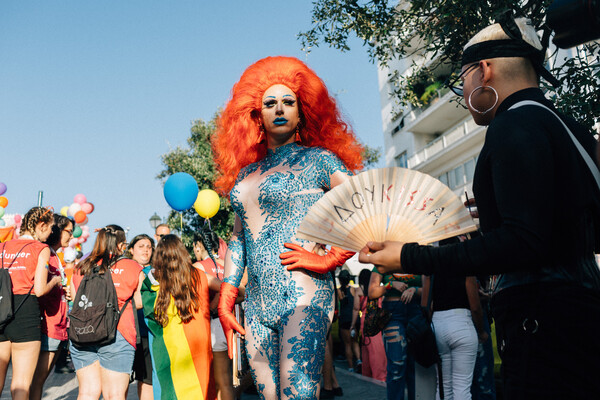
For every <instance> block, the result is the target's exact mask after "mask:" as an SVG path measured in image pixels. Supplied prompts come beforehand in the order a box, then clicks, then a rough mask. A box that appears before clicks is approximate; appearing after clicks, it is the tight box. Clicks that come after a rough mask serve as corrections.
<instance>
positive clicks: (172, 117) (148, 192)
mask: <svg viewBox="0 0 600 400" xmlns="http://www.w3.org/2000/svg"><path fill="white" fill-rule="evenodd" d="M311 8H312V4H311V2H310V1H308V0H294V1H285V2H284V1H277V2H273V1H272V2H261V1H242V0H237V1H200V0H196V1H148V0H145V1H141V0H128V1H122V0H121V1H81V0H79V1H77V0H71V1H68V0H64V1H58V0H56V1H54V0H53V1H48V0H47V1H41V0H39V1H19V0H4V1H2V2H0V149H1V154H2V155H1V157H0V161H1V163H0V182H4V183H5V184H6V185H7V187H8V191H7V192H6V194H5V195H4V196H6V197H7V198H8V200H9V205H8V207H7V209H6V212H7V213H21V214H22V213H24V212H26V211H27V210H28V209H29V208H30V207H32V206H34V205H36V203H37V193H38V191H39V190H43V192H44V205H45V206H48V205H51V206H53V207H54V208H55V209H56V210H60V208H61V207H62V206H65V205H69V204H71V203H72V202H73V196H74V195H75V194H77V193H83V194H85V195H86V196H87V198H88V201H91V202H92V203H94V205H95V206H96V211H95V212H94V213H93V214H91V215H90V221H89V226H90V227H91V228H92V229H94V228H98V227H102V226H104V225H106V224H109V223H117V224H119V225H121V226H123V227H129V228H130V232H129V238H131V237H132V236H133V235H135V234H138V233H151V232H152V229H151V228H150V225H149V223H148V219H149V218H150V216H151V215H152V214H153V213H154V212H157V213H158V214H159V215H160V216H166V215H167V214H168V212H169V206H168V205H167V203H166V202H165V200H164V197H163V193H162V182H161V181H159V180H157V179H156V178H155V177H156V175H157V174H158V173H159V172H160V171H161V170H162V164H161V161H160V156H161V155H162V154H164V153H165V152H167V151H169V149H171V148H174V147H176V146H178V145H183V146H185V145H186V139H187V137H188V136H189V132H190V127H191V125H192V122H193V121H194V120H197V119H204V120H208V119H210V118H212V116H213V115H214V113H215V111H216V110H217V109H218V108H219V107H222V106H223V105H224V104H225V103H226V101H227V99H228V97H229V94H230V90H231V87H232V86H233V84H234V83H235V82H236V81H237V80H238V79H239V77H240V75H241V73H242V72H243V70H244V69H245V68H246V67H247V66H248V65H250V64H252V63H253V62H254V61H256V60H258V59H260V58H263V57H266V56H271V55H289V56H296V57H299V58H300V59H302V60H304V61H305V62H307V63H308V65H309V66H311V67H312V68H313V69H314V70H315V71H316V72H317V74H318V75H319V76H320V77H321V78H323V80H324V81H325V82H326V84H327V86H328V88H329V90H330V92H331V93H333V94H335V95H336V97H337V98H338V101H339V104H340V106H341V108H342V111H343V113H344V114H345V115H346V117H347V120H349V121H350V122H351V124H352V125H353V127H354V129H355V131H356V133H357V134H358V136H359V138H360V139H361V141H362V142H363V143H366V144H369V145H370V146H373V147H383V135H382V131H381V119H380V103H379V93H378V83H377V69H376V66H375V65H373V64H371V63H370V62H369V60H368V57H367V54H366V50H365V49H364V48H362V47H361V45H360V42H359V41H356V42H355V43H356V44H355V45H354V46H353V47H352V50H351V51H350V52H348V53H341V52H339V51H337V50H335V49H330V48H328V47H326V46H325V45H323V46H322V47H320V48H316V49H313V51H312V53H310V54H309V55H306V54H305V53H303V52H302V51H301V48H300V47H301V45H300V41H299V40H297V38H296V36H297V34H298V32H300V31H303V30H307V29H308V28H309V27H310V23H311V15H310V11H311ZM90 249H91V243H90V241H88V242H87V243H86V244H85V245H84V251H87V250H90Z"/></svg>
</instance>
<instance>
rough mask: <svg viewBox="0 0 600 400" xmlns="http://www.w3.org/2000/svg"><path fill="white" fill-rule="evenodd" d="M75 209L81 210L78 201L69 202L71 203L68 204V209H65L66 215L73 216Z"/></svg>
mask: <svg viewBox="0 0 600 400" xmlns="http://www.w3.org/2000/svg"><path fill="white" fill-rule="evenodd" d="M77 211H81V204H78V203H73V204H71V205H70V206H69V210H68V211H67V215H68V216H69V217H73V216H75V213H76V212H77Z"/></svg>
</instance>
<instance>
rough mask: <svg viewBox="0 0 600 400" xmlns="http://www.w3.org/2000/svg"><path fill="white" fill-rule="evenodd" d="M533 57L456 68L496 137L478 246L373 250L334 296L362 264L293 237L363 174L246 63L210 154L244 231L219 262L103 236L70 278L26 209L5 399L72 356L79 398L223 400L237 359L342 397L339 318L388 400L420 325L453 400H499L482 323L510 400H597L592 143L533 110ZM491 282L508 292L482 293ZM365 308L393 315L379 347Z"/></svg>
mask: <svg viewBox="0 0 600 400" xmlns="http://www.w3.org/2000/svg"><path fill="white" fill-rule="evenodd" d="M542 49H543V48H542V46H541V44H540V41H539V39H538V37H537V35H536V32H535V30H534V29H533V27H532V26H531V25H530V24H529V23H528V21H527V20H525V19H517V20H513V19H507V20H504V21H503V22H501V23H499V24H494V25H492V26H490V27H488V28H486V29H484V30H483V31H481V32H479V33H478V34H477V35H475V36H474V37H473V38H472V39H471V41H469V42H468V43H467V44H466V46H465V48H464V54H463V61H462V64H463V67H462V71H461V74H460V77H459V80H458V81H457V82H456V84H455V85H454V86H453V87H452V89H453V90H454V91H455V92H456V93H457V94H459V95H461V96H463V97H464V99H465V101H466V104H467V107H468V109H469V111H470V112H471V114H472V115H473V117H474V119H475V122H476V123H477V124H480V125H489V129H488V132H487V136H486V142H485V144H484V147H483V149H482V152H481V155H480V156H479V158H478V161H477V168H476V173H475V178H474V184H473V190H474V193H475V197H476V199H477V213H478V215H476V216H477V217H478V218H479V219H480V223H481V234H480V235H475V236H474V237H473V238H471V239H469V240H467V238H465V237H460V238H454V239H452V240H449V241H448V242H442V243H439V246H424V245H419V244H416V243H399V242H389V241H388V242H383V243H376V242H369V243H367V244H366V245H365V248H364V249H363V250H362V251H361V252H360V254H359V260H360V261H361V262H364V263H369V264H373V265H374V266H373V267H370V268H366V269H364V270H363V271H361V272H360V274H359V275H358V277H354V279H356V278H357V280H358V285H353V284H352V283H351V280H352V279H353V277H352V276H351V274H350V273H349V272H348V270H347V269H342V270H341V272H339V273H338V274H337V276H336V270H338V268H339V267H342V266H343V265H344V264H345V262H346V261H347V260H348V259H349V258H350V257H351V256H352V255H353V254H354V253H352V252H350V251H346V250H343V249H339V248H336V247H330V248H326V247H325V246H323V245H322V244H319V243H314V242H309V241H306V240H301V239H298V238H297V237H296V231H297V228H298V225H299V224H300V222H301V221H302V219H303V217H304V216H305V215H306V213H307V212H308V210H309V209H310V207H311V206H312V205H313V204H314V203H315V202H316V201H318V200H319V199H320V198H321V197H322V196H323V194H324V193H325V192H327V191H329V190H331V189H332V188H334V187H335V186H337V185H339V184H341V183H343V182H344V181H346V180H347V179H349V177H350V176H351V175H352V174H353V173H355V172H357V171H358V170H360V168H362V158H361V153H362V151H363V149H362V147H361V146H360V144H359V143H358V142H357V140H356V137H355V136H354V133H353V132H352V130H351V128H350V125H349V124H348V123H347V122H345V121H344V119H343V118H342V116H341V113H340V111H339V109H338V107H337V105H336V101H335V99H334V98H333V97H332V96H331V95H330V94H329V93H328V91H327V88H326V87H325V84H324V83H323V81H322V80H321V79H320V78H319V77H318V76H317V75H316V74H315V73H314V72H313V71H312V70H311V69H310V68H309V67H308V66H307V65H306V64H305V63H303V62H302V61H300V60H298V59H296V58H292V57H267V58H264V59H262V60H259V61H257V62H256V63H254V64H252V65H251V66H250V67H248V68H247V69H246V71H244V73H243V74H242V76H241V78H240V80H239V81H238V82H237V83H236V84H235V85H234V87H233V89H232V93H231V99H230V100H229V102H228V103H227V105H226V106H225V108H224V110H223V112H222V115H221V117H220V120H219V124H218V129H217V132H216V135H215V138H214V142H213V147H214V154H215V163H216V166H217V169H218V170H219V172H220V175H219V178H218V179H217V181H216V182H215V186H216V189H217V190H219V191H220V192H221V193H222V194H223V195H226V196H229V198H230V200H231V204H232V206H233V209H234V211H235V216H236V218H235V225H234V229H233V232H232V236H231V239H230V240H229V242H228V243H225V241H223V240H222V239H220V238H219V237H217V235H215V233H214V232H212V231H211V229H210V228H206V227H205V228H204V229H202V230H200V231H199V232H197V233H196V235H195V237H194V238H193V248H192V249H186V247H185V246H184V244H183V242H182V240H181V239H180V238H179V237H178V236H176V235H174V234H171V232H170V229H169V227H168V226H167V225H159V226H158V227H157V228H156V232H155V237H154V238H151V237H150V236H148V235H145V234H140V235H137V236H135V237H134V238H133V239H132V240H131V241H130V242H129V243H127V237H126V234H125V232H124V230H123V229H122V228H121V227H120V226H118V225H107V226H105V227H103V228H101V229H99V230H98V231H97V237H96V240H95V243H94V246H93V249H92V250H91V252H90V253H89V254H88V255H87V256H85V257H83V258H82V259H81V260H79V262H77V263H74V260H71V259H69V260H66V259H64V258H63V260H61V259H60V257H59V256H58V253H59V250H60V249H61V248H64V247H66V246H68V243H69V240H70V239H71V237H72V234H73V229H74V226H75V224H74V221H72V220H70V219H69V218H66V217H63V216H61V215H57V214H54V213H53V211H52V209H51V208H43V207H34V208H32V209H31V210H29V211H28V212H27V213H26V214H25V215H24V217H23V219H22V224H21V228H20V235H19V237H18V238H17V239H14V240H11V241H8V242H5V243H2V244H1V245H0V253H1V260H2V269H1V270H0V278H2V279H3V281H2V282H3V283H2V289H3V290H6V288H7V286H6V278H7V274H6V273H5V271H8V276H9V277H10V281H9V282H11V286H10V287H11V291H12V293H9V294H8V296H6V297H7V298H10V299H11V300H12V304H11V306H10V307H11V308H10V310H11V311H12V314H13V315H8V316H6V315H0V332H1V333H0V382H2V385H4V383H5V378H6V373H7V370H8V366H9V363H12V380H11V383H10V385H11V394H12V397H13V398H14V399H30V398H31V399H40V398H41V397H42V393H43V385H44V382H45V380H46V379H47V377H48V375H49V373H50V371H51V370H52V368H53V367H54V364H55V363H56V362H57V360H59V359H60V357H59V356H60V353H61V352H63V353H64V352H67V351H68V352H69V353H70V357H71V359H72V362H73V365H74V369H75V372H76V375H77V380H78V383H79V395H78V399H82V400H85V399H94V400H95V399H99V398H100V396H103V398H105V399H125V397H126V396H127V391H128V388H129V384H130V380H131V379H135V380H136V381H137V383H138V384H137V388H138V397H139V398H140V399H144V400H146V399H152V398H155V399H192V398H193V399H216V398H218V399H235V398H239V396H240V393H239V390H240V389H241V388H243V386H244V384H245V383H244V382H246V381H247V380H246V381H241V382H236V385H235V387H234V383H233V382H234V379H238V378H239V377H238V374H237V370H238V368H239V360H240V359H242V360H244V359H245V360H246V363H247V369H248V371H249V376H251V379H252V381H253V383H254V385H253V386H254V388H255V389H256V391H257V393H258V395H259V397H260V398H262V399H317V398H319V397H320V398H333V397H336V396H342V395H343V390H342V388H341V387H340V385H339V383H338V381H337V378H336V373H335V368H334V362H333V360H334V358H335V356H334V352H333V347H334V345H333V343H332V334H331V333H332V325H333V323H334V320H335V324H337V328H338V332H339V338H340V339H341V340H340V341H341V343H342V348H343V350H342V352H341V354H343V357H344V360H345V362H346V368H347V369H348V371H349V372H351V373H358V372H360V373H361V374H363V375H365V376H367V377H370V378H372V379H375V380H378V381H382V382H383V381H385V384H386V388H387V398H388V399H404V398H405V397H406V396H407V397H408V399H414V398H415V395H416V392H417V391H418V389H419V388H418V387H416V371H417V370H418V368H416V365H415V361H414V359H413V356H412V354H411V351H409V347H408V343H407V328H408V325H409V321H410V320H411V319H412V318H413V317H415V316H417V315H418V314H419V313H421V312H422V307H425V308H426V312H427V313H429V314H430V315H431V319H432V325H433V328H434V331H435V341H436V344H437V348H438V351H439V356H440V365H441V368H440V370H441V371H442V374H441V376H439V377H438V379H440V380H441V381H440V382H439V383H441V385H439V387H442V388H443V394H444V398H446V399H471V398H476V399H494V398H495V390H494V378H493V376H492V374H491V371H493V369H494V368H493V356H492V349H491V339H490V321H489V318H488V312H487V311H488V309H489V308H491V310H492V313H493V317H494V321H495V324H496V332H497V334H498V343H499V346H498V347H499V348H498V350H499V352H500V354H501V356H502V359H503V373H502V380H503V386H502V387H503V393H504V396H505V398H508V399H533V398H540V397H544V398H547V399H552V398H582V399H583V398H585V399H590V398H598V396H599V395H600V386H599V384H598V381H597V380H596V379H595V377H594V376H593V373H592V371H594V370H595V365H596V359H597V357H598V356H600V344H599V343H598V341H597V340H595V337H594V335H595V332H597V330H598V328H600V327H599V326H598V324H599V323H600V322H598V318H595V316H597V315H598V311H600V271H599V269H598V265H597V263H596V260H595V258H594V251H595V250H600V246H599V243H600V240H598V239H599V238H600V235H599V234H598V232H600V230H598V229H597V228H598V227H600V225H599V224H598V218H599V216H600V192H599V191H598V189H599V188H596V186H594V181H593V179H592V174H593V172H592V173H590V170H593V166H591V165H590V164H589V163H587V164H586V162H585V161H584V158H585V154H587V156H588V157H589V158H591V159H592V160H593V159H595V149H596V142H595V141H594V140H593V138H592V136H591V135H589V133H588V132H587V131H585V129H583V128H582V127H581V126H580V125H578V124H577V123H576V122H574V121H573V120H572V119H570V118H568V117H565V116H562V115H561V116H559V115H558V113H556V111H555V110H554V107H553V105H552V103H551V102H550V101H548V100H547V99H545V98H544V95H543V93H542V91H541V90H540V89H539V77H540V75H545V74H546V72H544V71H545V70H544V69H543V68H544V67H543V65H542V61H543V57H541V56H540V52H541V51H542ZM540 57H541V58H540ZM552 114H556V115H555V116H552ZM565 127H566V129H567V130H569V131H570V132H571V131H572V132H571V134H572V136H573V140H575V141H577V142H579V143H580V147H581V149H580V150H577V148H576V147H575V146H573V143H572V142H571V139H570V138H569V136H567V135H566V134H565V132H564V131H565ZM582 155H584V156H583V157H582ZM190 253H192V254H193V255H194V258H195V262H193V258H192V257H191V256H190ZM493 274H495V275H497V274H501V275H500V277H499V278H498V279H496V280H495V281H494V282H496V284H495V285H494V287H489V286H488V284H487V281H488V276H490V275H493ZM336 277H337V282H339V285H336ZM336 286H337V287H336ZM490 293H493V296H492V300H491V302H490V301H489V294H490ZM5 294H6V293H5V292H3V296H4V295H5ZM94 296H100V297H94ZM102 296H104V297H102ZM111 296H112V297H111ZM97 299H101V300H102V299H108V300H106V301H100V302H99V301H97ZM2 300H3V297H0V311H1V310H2V307H3V303H1V301H2ZM369 300H371V301H373V302H375V303H377V304H378V305H379V306H380V307H381V308H382V309H384V310H386V311H387V313H388V314H389V315H390V319H389V322H387V325H386V326H384V327H383V329H382V330H381V332H379V333H377V334H375V335H372V336H366V335H365V333H364V323H365V315H366V313H367V303H368V302H369ZM69 301H71V302H72V310H71V312H70V314H69V305H68V302H69ZM240 304H241V306H240ZM88 308H89V310H88ZM97 310H100V311H97ZM93 313H95V314H93ZM0 314H2V313H0ZM69 315H70V318H68V316H69ZM113 315H116V317H113ZM242 315H243V318H242V317H241V316H242ZM83 318H90V319H89V321H92V322H85V323H83V322H81V321H84V319H83ZM94 318H96V319H94ZM85 321H88V320H85ZM94 321H96V322H94ZM98 321H101V322H98ZM82 324H83V325H82ZM86 324H87V325H86ZM104 329H105V330H106V333H104V331H103V330H104ZM236 332H237V334H236ZM86 335H87V336H86ZM92 337H93V338H94V339H90V338H92ZM240 337H243V341H242V342H240V341H239V338H240ZM67 344H68V345H67ZM232 359H234V361H235V364H236V367H235V371H234V362H233V361H232ZM243 363H244V361H242V364H243ZM321 381H323V382H322V383H321ZM441 395H442V393H441V392H438V398H439V397H441Z"/></svg>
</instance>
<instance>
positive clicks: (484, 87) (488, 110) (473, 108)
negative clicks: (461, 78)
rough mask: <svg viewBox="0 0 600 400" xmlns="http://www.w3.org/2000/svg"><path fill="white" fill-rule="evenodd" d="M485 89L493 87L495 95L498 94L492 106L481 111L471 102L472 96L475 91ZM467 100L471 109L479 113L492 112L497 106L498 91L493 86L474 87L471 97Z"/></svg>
mask: <svg viewBox="0 0 600 400" xmlns="http://www.w3.org/2000/svg"><path fill="white" fill-rule="evenodd" d="M483 89H492V91H493V92H494V95H496V101H494V104H493V105H492V106H491V107H490V108H488V109H487V110H485V111H479V110H478V109H476V108H475V107H473V104H472V103H471V97H472V96H473V93H475V92H476V91H478V90H483ZM467 102H468V104H469V108H470V109H471V110H473V111H475V112H476V113H478V114H481V115H485V114H487V113H488V112H490V111H491V110H492V109H493V108H494V107H496V104H498V92H497V91H496V89H494V88H493V87H491V86H477V87H476V88H475V89H473V91H472V92H471V94H469V98H468V99H467Z"/></svg>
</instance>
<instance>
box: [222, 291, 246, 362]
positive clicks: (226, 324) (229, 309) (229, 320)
mask: <svg viewBox="0 0 600 400" xmlns="http://www.w3.org/2000/svg"><path fill="white" fill-rule="evenodd" d="M237 295H238V288H236V287H235V286H233V285H231V284H229V283H227V282H223V283H221V292H220V297H219V305H218V306H217V310H218V313H219V321H221V326H222V327H223V332H224V333H225V338H226V339H227V352H228V354H229V358H233V346H234V344H233V333H234V332H233V331H237V332H239V333H241V334H242V335H245V334H246V331H245V330H244V328H242V326H241V325H240V324H238V322H237V320H236V319H235V315H233V307H235V299H236V297H237Z"/></svg>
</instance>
